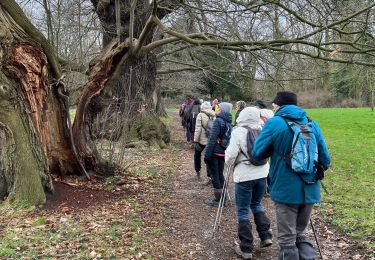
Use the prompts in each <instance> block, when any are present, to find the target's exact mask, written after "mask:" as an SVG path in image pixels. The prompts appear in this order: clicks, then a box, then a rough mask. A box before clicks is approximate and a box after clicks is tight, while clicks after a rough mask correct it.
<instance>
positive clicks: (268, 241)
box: [260, 239, 272, 248]
mask: <svg viewBox="0 0 375 260" xmlns="http://www.w3.org/2000/svg"><path fill="white" fill-rule="evenodd" d="M270 245H272V240H271V239H266V240H262V241H260V248H263V247H268V246H270Z"/></svg>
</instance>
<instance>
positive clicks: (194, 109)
mask: <svg viewBox="0 0 375 260" xmlns="http://www.w3.org/2000/svg"><path fill="white" fill-rule="evenodd" d="M200 112H201V106H200V105H193V107H192V108H191V110H190V115H189V121H190V126H191V130H192V131H194V130H195V124H196V122H197V116H198V114H199V113H200Z"/></svg>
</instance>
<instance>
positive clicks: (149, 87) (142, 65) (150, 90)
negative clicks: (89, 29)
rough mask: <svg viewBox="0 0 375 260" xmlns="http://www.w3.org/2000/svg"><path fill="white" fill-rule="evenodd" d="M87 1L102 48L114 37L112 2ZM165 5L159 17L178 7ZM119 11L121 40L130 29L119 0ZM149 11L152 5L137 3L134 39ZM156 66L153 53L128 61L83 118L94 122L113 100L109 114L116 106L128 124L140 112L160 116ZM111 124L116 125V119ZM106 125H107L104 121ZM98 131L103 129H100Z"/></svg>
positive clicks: (125, 4) (127, 10)
mask: <svg viewBox="0 0 375 260" xmlns="http://www.w3.org/2000/svg"><path fill="white" fill-rule="evenodd" d="M91 2H92V3H93V5H94V8H95V10H96V13H97V14H98V16H99V19H100V21H101V24H102V27H103V45H104V47H105V46H106V45H107V44H108V43H109V42H111V41H112V40H113V39H116V38H117V33H116V31H117V30H116V17H115V1H109V0H108V1H103V0H91ZM167 2H168V1H165V2H164V3H165V5H166V6H169V7H170V9H169V10H168V8H166V9H161V10H159V14H158V16H159V17H163V16H165V15H166V14H168V13H169V12H170V11H171V10H173V8H175V7H176V6H178V4H179V1H170V2H171V3H170V4H168V3H167ZM120 11H121V30H120V31H121V38H122V39H125V38H128V37H129V30H130V28H129V26H130V1H123V0H121V1H120ZM151 11H152V5H150V3H149V1H138V5H137V7H136V9H135V21H134V26H133V29H134V38H137V37H138V36H139V35H140V33H141V31H142V29H143V28H144V25H145V24H146V21H147V19H148V17H149V15H150V13H151ZM153 36H154V33H150V34H149V35H148V36H147V38H146V40H145V44H148V43H150V42H151V41H152V37H153ZM156 67H157V63H156V55H155V53H148V54H147V55H145V56H141V57H137V58H134V59H129V60H128V62H127V63H126V64H125V65H124V66H123V67H122V70H121V74H122V75H123V76H122V77H120V79H119V80H118V81H117V82H116V83H114V84H112V85H111V86H109V87H108V88H106V89H105V91H103V93H101V95H100V96H98V97H96V98H94V99H93V101H92V102H91V104H90V109H89V115H87V117H88V118H90V119H91V120H92V121H94V120H95V118H96V116H97V114H98V113H100V112H101V111H102V110H103V109H104V108H105V107H108V106H109V105H110V103H111V102H113V100H117V101H116V102H117V105H116V106H113V107H116V109H115V110H113V113H117V112H118V110H117V108H118V107H120V110H121V112H122V113H121V114H122V115H126V117H128V120H130V121H132V118H133V117H135V116H137V114H138V111H139V110H140V109H146V110H148V111H152V112H156V113H157V114H164V113H165V112H164V107H163V105H162V103H161V94H160V89H159V88H158V86H157V84H156ZM112 118H115V117H112ZM115 121H116V122H117V121H118V120H115ZM122 121H124V120H122ZM92 123H93V122H92ZM106 124H107V125H108V122H106ZM100 129H101V130H103V129H102V127H100ZM94 131H95V130H94ZM96 132H98V131H96ZM94 135H95V134H94Z"/></svg>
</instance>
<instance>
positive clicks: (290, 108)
mask: <svg viewBox="0 0 375 260" xmlns="http://www.w3.org/2000/svg"><path fill="white" fill-rule="evenodd" d="M275 116H282V117H287V118H290V119H292V120H294V121H296V122H299V123H302V124H305V123H307V117H306V112H305V110H303V109H302V108H300V107H299V106H295V105H285V106H281V107H280V108H279V109H278V110H277V111H276V113H275Z"/></svg>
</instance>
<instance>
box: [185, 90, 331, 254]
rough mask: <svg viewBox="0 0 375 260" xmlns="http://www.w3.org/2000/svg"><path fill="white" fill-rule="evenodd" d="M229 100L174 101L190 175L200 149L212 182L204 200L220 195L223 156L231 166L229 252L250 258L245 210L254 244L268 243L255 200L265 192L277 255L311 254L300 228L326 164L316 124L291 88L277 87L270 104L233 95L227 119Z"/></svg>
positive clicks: (317, 192)
mask: <svg viewBox="0 0 375 260" xmlns="http://www.w3.org/2000/svg"><path fill="white" fill-rule="evenodd" d="M232 107H233V106H232V104H231V103H228V102H218V100H217V99H215V100H213V101H212V102H209V101H206V102H203V101H202V100H199V99H197V100H194V101H193V100H192V99H191V98H187V99H186V100H185V101H184V103H183V104H182V105H181V106H180V116H181V118H182V125H183V127H184V129H185V133H186V139H187V141H188V142H192V144H193V147H194V150H195V153H194V167H195V172H196V176H197V178H200V177H201V155H202V154H204V162H205V163H206V168H207V177H208V180H209V182H211V183H212V186H213V199H210V200H206V201H205V203H206V204H207V205H210V206H219V204H220V203H221V200H223V198H225V197H226V196H225V195H224V196H223V194H225V192H226V191H225V187H224V183H225V176H224V165H225V164H226V166H227V169H232V170H233V181H234V188H235V205H236V213H237V219H238V237H239V240H240V244H239V245H238V246H236V247H235V252H236V253H237V254H238V255H239V256H241V257H242V258H244V259H251V258H252V253H253V251H254V243H253V235H252V231H251V230H252V225H251V222H250V219H251V212H252V213H253V218H254V220H253V221H254V224H255V227H256V231H257V233H258V235H259V238H260V241H261V242H260V247H261V248H265V247H268V246H270V245H272V232H271V229H270V220H269V218H268V217H267V215H266V213H265V210H264V208H263V206H262V200H263V198H264V196H265V194H266V192H269V195H270V198H271V199H272V201H273V202H274V208H275V212H276V222H277V240H278V245H279V254H278V259H285V260H296V259H315V258H316V255H317V254H316V250H315V248H314V246H313V244H312V243H311V242H310V241H309V239H308V238H307V237H306V235H305V229H306V227H307V225H308V223H309V221H310V215H311V212H312V209H313V205H314V204H315V203H320V181H321V179H322V178H323V177H324V171H325V170H327V169H328V167H329V165H330V156H329V152H328V149H327V146H326V143H325V140H324V137H323V135H322V133H321V130H320V128H319V126H318V124H317V123H316V122H315V121H312V120H311V119H310V118H309V117H307V115H306V112H305V111H304V110H303V109H302V108H301V107H299V106H298V104H297V95H296V94H295V93H293V92H291V91H280V92H278V93H277V95H276V97H275V98H274V99H273V101H272V110H270V109H267V105H266V104H265V102H263V101H262V100H256V101H255V102H253V103H252V105H251V106H248V107H247V106H246V103H245V102H244V101H238V102H236V104H235V109H236V110H237V112H236V115H235V120H234V123H233V125H232V114H231V110H232ZM229 173H230V171H229V170H228V173H227V174H229ZM223 187H224V191H223ZM223 205H226V203H225V201H224V202H223Z"/></svg>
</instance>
